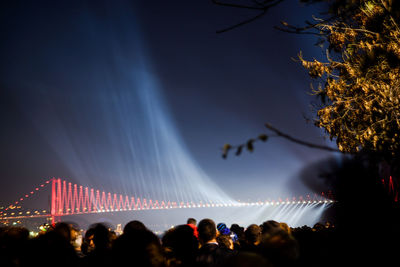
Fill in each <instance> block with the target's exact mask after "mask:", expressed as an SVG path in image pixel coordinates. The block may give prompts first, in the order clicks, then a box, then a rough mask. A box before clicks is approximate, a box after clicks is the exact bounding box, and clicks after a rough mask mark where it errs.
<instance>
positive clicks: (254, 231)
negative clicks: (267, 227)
mask: <svg viewBox="0 0 400 267" xmlns="http://www.w3.org/2000/svg"><path fill="white" fill-rule="evenodd" d="M244 235H245V238H246V242H247V243H249V244H253V245H258V243H260V239H261V227H260V226H258V225H256V224H251V225H249V226H248V227H247V229H246V231H245V232H244Z"/></svg>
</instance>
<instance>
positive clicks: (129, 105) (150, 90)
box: [28, 10, 235, 203]
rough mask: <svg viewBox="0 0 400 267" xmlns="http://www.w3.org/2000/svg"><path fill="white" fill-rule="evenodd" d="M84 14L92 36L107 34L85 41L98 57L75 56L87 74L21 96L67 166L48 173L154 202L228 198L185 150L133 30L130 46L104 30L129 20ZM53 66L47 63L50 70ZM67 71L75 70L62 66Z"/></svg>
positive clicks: (226, 199)
mask: <svg viewBox="0 0 400 267" xmlns="http://www.w3.org/2000/svg"><path fill="white" fill-rule="evenodd" d="M115 11H116V10H112V11H110V12H115ZM89 13H90V12H89ZM87 18H89V20H91V24H92V25H95V26H94V27H93V26H92V30H93V31H92V34H93V35H94V36H96V37H97V38H100V39H101V38H104V36H106V37H107V38H105V39H106V40H107V41H106V42H104V43H100V44H99V43H95V42H94V40H92V41H89V44H88V45H90V46H93V47H96V46H100V47H101V49H102V52H103V53H102V56H101V57H94V56H93V55H87V56H86V57H85V58H83V59H82V62H84V64H86V65H87V67H88V69H87V70H86V71H87V72H88V73H92V75H93V78H88V80H87V81H86V84H85V85H83V84H81V82H79V81H78V82H77V83H74V84H70V85H69V86H71V87H74V88H65V85H63V84H61V78H59V77H58V78H59V79H60V80H59V81H57V77H56V78H54V79H55V80H56V83H55V85H54V84H53V85H49V84H50V83H48V84H47V83H46V81H45V80H44V81H42V84H41V85H36V87H35V86H34V87H35V88H34V90H31V91H32V94H31V95H29V101H28V105H29V106H28V110H29V111H30V112H29V115H28V116H30V117H31V119H32V121H33V122H34V124H35V126H36V128H37V129H38V131H39V132H40V134H41V136H42V137H43V139H44V140H46V142H47V143H48V144H49V146H50V147H51V148H52V150H53V152H54V153H55V154H56V155H57V157H58V158H60V160H61V161H62V164H63V165H64V166H66V169H67V171H65V170H62V171H60V172H61V173H54V174H53V175H54V176H58V177H63V178H65V179H68V180H71V179H73V180H74V181H77V182H78V183H79V184H81V185H84V186H90V187H96V188H99V187H100V189H101V190H104V191H107V192H117V193H121V194H127V195H134V196H136V197H140V198H151V199H155V200H159V201H162V200H164V201H168V200H171V201H176V202H178V203H180V202H184V203H187V202H189V203H191V202H194V203H198V202H200V201H203V202H207V203H210V202H213V203H234V202H235V201H233V200H232V199H231V198H230V197H229V196H228V195H227V194H226V193H225V192H223V191H222V190H221V189H220V188H219V187H218V186H217V185H216V184H215V183H214V182H213V180H212V179H211V178H210V177H209V176H208V175H207V174H206V173H205V172H204V171H203V170H202V168H201V167H200V166H199V165H198V164H197V163H196V161H195V160H194V158H193V157H192V156H191V155H190V153H189V152H188V150H187V149H186V146H185V144H184V142H183V139H182V138H181V137H180V136H179V133H178V131H177V130H176V126H175V125H174V122H173V120H172V118H171V116H170V114H169V111H168V108H167V106H166V104H165V100H164V97H163V95H162V92H161V91H162V87H161V86H160V85H159V83H158V79H157V75H156V74H155V73H154V71H153V70H152V67H151V64H150V60H149V58H148V57H147V56H146V54H147V51H146V49H144V46H143V44H141V37H140V34H139V33H138V32H137V30H136V31H134V32H132V31H130V32H129V34H132V36H130V37H127V40H126V41H127V43H128V44H130V45H128V46H124V45H123V44H122V43H121V42H120V39H121V38H122V36H121V35H123V33H121V32H118V33H115V32H113V31H112V27H115V26H116V25H118V24H119V23H122V22H124V23H127V24H131V25H132V24H135V22H134V21H132V20H134V19H132V17H128V16H126V17H123V16H122V18H120V21H117V22H115V21H110V22H108V23H110V24H111V26H112V27H111V28H110V27H106V26H110V25H104V23H105V22H104V21H97V20H96V18H95V16H92V14H87ZM77 38H80V37H79V36H78V37H77ZM95 40H96V39H95ZM96 41H97V40H96ZM127 47H129V48H130V49H128V48H127ZM132 50H133V51H132ZM128 58H129V60H128ZM60 64H62V63H61V62H57V61H54V62H51V65H54V66H55V67H56V68H59V67H60ZM68 75H72V76H73V75H78V74H77V73H75V72H74V70H71V69H70V70H69V73H68ZM84 86H85V87H86V88H83V87H84ZM77 88H79V89H80V90H79V89H77ZM36 89H39V90H36ZM37 91H39V92H40V94H36V92H37ZM29 107H30V109H29ZM64 173H68V174H69V175H68V176H66V175H64Z"/></svg>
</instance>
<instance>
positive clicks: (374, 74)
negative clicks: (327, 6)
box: [299, 0, 400, 157]
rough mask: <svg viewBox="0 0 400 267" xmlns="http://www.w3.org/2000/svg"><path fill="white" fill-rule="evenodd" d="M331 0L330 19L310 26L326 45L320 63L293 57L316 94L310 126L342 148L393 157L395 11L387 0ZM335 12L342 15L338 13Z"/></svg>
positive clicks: (399, 142)
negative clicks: (317, 100) (332, 16)
mask: <svg viewBox="0 0 400 267" xmlns="http://www.w3.org/2000/svg"><path fill="white" fill-rule="evenodd" d="M335 2H336V5H332V6H333V7H335V8H334V9H333V8H331V11H332V10H333V11H334V12H336V15H337V16H336V17H335V19H334V20H331V21H328V20H325V21H322V22H321V23H318V24H315V25H314V28H317V29H318V30H319V32H320V34H322V35H323V36H324V37H326V39H327V41H328V43H329V48H328V50H327V57H326V62H320V61H318V60H313V61H307V60H305V59H304V58H303V57H302V55H301V54H300V55H299V58H300V60H301V63H302V65H303V66H304V67H305V68H306V69H307V70H308V71H309V75H310V76H311V77H312V78H313V79H316V80H318V83H319V85H318V89H316V90H314V93H315V94H316V95H318V96H319V97H321V98H320V99H321V106H320V107H319V109H318V111H317V119H316V122H315V125H316V126H318V127H321V128H324V129H325V130H326V132H327V133H328V135H329V137H330V138H331V140H336V143H337V145H338V148H339V149H340V150H341V151H342V152H348V153H355V152H358V151H360V150H364V151H370V152H378V153H383V154H387V155H390V156H391V157H393V156H398V155H399V154H400V136H399V135H400V103H399V102H400V28H399V22H400V10H399V8H398V6H395V4H394V2H396V1H390V0H379V1H335ZM397 4H398V3H397ZM341 10H342V11H343V10H346V11H347V13H346V16H339V15H340V14H341V13H340V11H341ZM349 11H351V12H349ZM342 13H344V12H342ZM331 52H333V55H331V54H330V53H331Z"/></svg>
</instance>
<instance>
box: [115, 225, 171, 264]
mask: <svg viewBox="0 0 400 267" xmlns="http://www.w3.org/2000/svg"><path fill="white" fill-rule="evenodd" d="M112 255H113V264H115V266H125V265H126V264H127V263H129V264H132V265H134V266H143V267H164V266H165V259H164V255H163V252H162V247H161V243H160V240H159V238H158V237H157V236H156V235H155V234H154V233H153V232H151V231H149V230H147V229H145V230H137V231H134V232H132V233H131V232H128V233H124V234H122V235H120V236H119V237H117V239H116V240H115V241H114V244H113V247H112Z"/></svg>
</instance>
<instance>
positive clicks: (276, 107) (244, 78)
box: [0, 0, 332, 205]
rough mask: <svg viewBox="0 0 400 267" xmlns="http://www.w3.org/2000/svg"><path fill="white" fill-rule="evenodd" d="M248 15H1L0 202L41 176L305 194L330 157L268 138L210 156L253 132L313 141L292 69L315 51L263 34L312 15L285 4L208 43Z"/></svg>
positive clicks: (201, 9)
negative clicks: (309, 178) (316, 168)
mask: <svg viewBox="0 0 400 267" xmlns="http://www.w3.org/2000/svg"><path fill="white" fill-rule="evenodd" d="M253 14H254V12H250V11H249V10H236V9H233V8H229V7H220V6H216V5H214V4H213V3H212V2H211V1H206V0H203V1H15V0H14V1H8V0H7V1H5V2H4V3H2V7H1V9H0V32H1V42H0V87H1V88H0V90H1V94H0V120H1V135H0V147H1V152H0V190H1V192H0V196H1V199H0V203H1V204H2V205H6V204H7V203H9V202H12V201H15V200H16V199H17V198H18V197H19V196H20V195H23V194H25V192H29V191H31V190H32V189H33V188H34V187H35V186H37V185H38V184H40V183H42V181H44V180H47V179H48V178H50V177H61V178H65V179H66V180H68V181H71V182H76V183H78V184H82V185H88V186H93V187H95V188H100V189H102V190H107V191H111V192H115V193H119V192H121V191H124V192H125V193H127V194H135V195H139V196H140V195H143V196H148V197H152V196H153V195H155V196H160V195H161V197H167V198H169V197H178V198H185V197H187V196H189V197H191V196H193V195H196V194H198V195H199V196H198V197H199V198H203V197H207V196H209V195H212V196H213V197H215V195H216V194H220V193H221V197H222V198H226V197H227V196H231V197H232V198H233V199H254V200H256V199H260V198H261V199H264V198H267V197H269V196H272V197H276V196H282V197H286V196H288V195H293V196H296V195H298V194H303V193H304V192H308V191H310V190H311V189H309V188H307V187H305V186H304V185H303V184H302V182H301V178H302V176H304V175H303V173H304V169H307V168H308V166H310V165H313V164H317V162H318V161H319V160H321V159H324V158H327V157H330V156H332V155H331V154H329V153H327V152H323V151H318V150H311V149H309V148H305V147H301V146H298V145H296V144H292V143H290V142H288V141H286V140H282V139H279V138H271V139H270V140H269V141H268V142H267V143H265V144H264V143H262V144H261V143H260V144H257V145H256V147H255V151H254V152H253V153H247V152H244V153H243V154H242V155H241V156H240V157H236V156H234V155H233V154H232V155H231V156H229V157H228V159H226V160H223V159H222V157H221V147H222V146H223V145H224V143H227V142H228V143H232V144H238V143H241V142H244V141H246V140H247V139H249V138H251V137H256V136H257V135H258V134H260V133H263V132H266V131H265V129H264V127H263V125H264V122H269V123H271V124H273V125H274V126H276V127H277V128H280V129H281V130H282V131H284V132H286V133H289V134H291V135H294V136H297V137H299V138H302V139H304V140H307V141H310V142H314V143H319V144H324V142H325V141H324V139H323V132H322V131H321V130H319V129H317V128H315V127H314V126H313V125H312V123H307V122H306V120H305V119H304V116H306V117H312V112H310V102H311V101H314V100H315V99H314V97H312V96H310V95H309V94H308V92H309V91H310V79H309V77H308V76H307V73H306V71H305V70H304V69H303V68H302V67H301V65H300V64H299V62H295V61H294V60H292V58H295V57H296V56H297V54H298V52H299V51H300V50H301V51H303V55H304V56H305V57H306V58H310V59H312V58H313V57H320V56H321V54H322V52H321V50H320V49H319V48H317V47H315V46H314V45H313V44H314V43H315V42H316V39H315V37H312V36H303V35H292V34H288V33H283V32H279V31H277V30H274V29H273V26H274V25H278V24H279V21H280V20H287V21H289V22H292V23H295V24H301V23H302V22H303V21H304V20H306V19H311V15H312V14H316V15H318V12H317V10H316V9H315V7H307V6H302V5H300V4H299V3H298V1H284V2H283V3H282V4H281V5H279V6H278V7H276V8H274V9H272V10H270V12H269V14H267V15H266V16H265V17H264V18H261V19H259V20H257V21H255V22H253V23H251V24H249V25H246V26H243V27H240V28H237V29H235V30H232V31H229V32H226V33H223V34H217V33H216V31H217V30H220V29H222V28H225V27H227V26H231V25H233V24H235V23H237V22H240V21H241V20H242V19H246V18H248V17H250V16H252V15H253ZM314 175H315V174H314ZM303 178H304V177H303ZM217 188H221V189H222V190H223V191H224V193H225V194H226V195H224V193H222V192H221V191H219V189H217ZM196 191H199V192H200V193H199V192H196ZM205 191H207V192H210V193H207V192H205ZM121 193H122V192H121ZM194 198H196V197H194Z"/></svg>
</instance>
